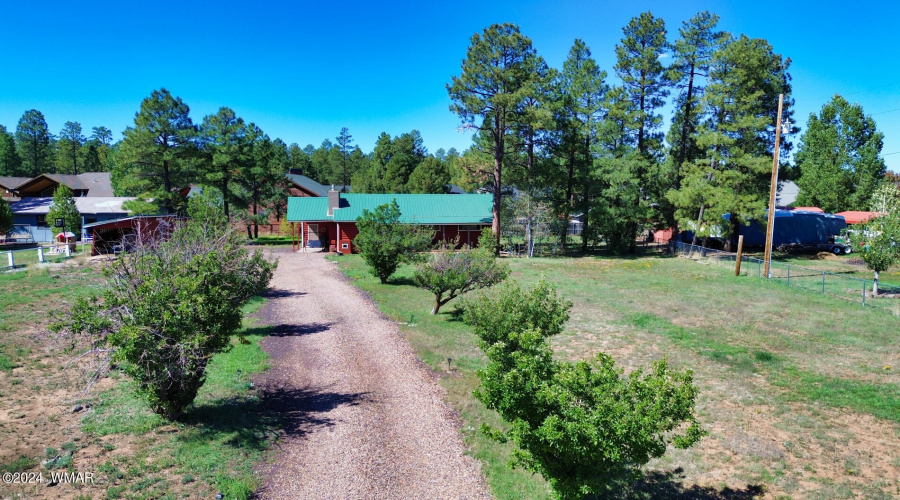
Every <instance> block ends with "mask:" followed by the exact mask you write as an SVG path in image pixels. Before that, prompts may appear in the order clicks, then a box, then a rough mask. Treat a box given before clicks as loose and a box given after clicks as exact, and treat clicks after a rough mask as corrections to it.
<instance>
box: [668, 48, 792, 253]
mask: <svg viewBox="0 0 900 500" xmlns="http://www.w3.org/2000/svg"><path fill="white" fill-rule="evenodd" d="M789 65H790V59H784V58H782V56H781V55H779V54H776V53H774V51H773V50H772V46H771V45H770V44H769V43H768V42H767V41H765V40H762V39H751V38H749V37H747V36H745V35H741V36H740V37H739V38H737V39H734V40H732V41H729V42H727V43H726V44H725V45H724V47H723V48H722V49H720V50H719V51H717V52H716V54H715V55H714V57H713V61H712V65H711V67H710V73H709V85H708V87H707V89H706V92H705V95H704V98H703V101H702V102H703V116H704V121H703V123H702V124H701V126H700V127H699V134H698V136H697V144H698V146H699V147H700V148H702V149H703V150H704V156H705V157H704V158H701V159H698V160H696V161H694V162H691V163H689V164H686V165H685V166H684V179H683V181H682V185H681V189H679V190H672V191H671V192H670V194H669V199H670V200H671V201H672V202H673V203H674V205H675V206H676V208H677V210H676V217H678V219H679V220H680V222H681V224H682V225H685V224H688V225H693V226H695V227H693V229H694V230H695V232H699V233H700V234H701V235H702V234H704V231H708V230H709V229H711V228H713V227H720V226H721V225H722V215H723V214H731V215H730V221H731V222H730V224H728V225H727V226H726V227H725V228H724V229H725V230H726V233H727V234H729V235H733V234H735V233H736V232H737V230H738V227H739V224H741V223H747V222H748V221H749V220H750V219H752V218H758V217H760V216H762V215H763V213H764V211H765V208H766V203H767V200H768V192H769V181H770V171H771V165H772V163H771V162H772V150H773V148H774V142H775V123H776V119H777V114H778V95H779V94H784V95H785V99H784V107H783V111H782V120H783V121H784V122H786V121H787V119H788V118H790V116H791V114H792V111H791V107H792V105H793V99H792V98H791V96H790V93H791V84H790V75H789V74H788V72H787V70H788V67H789ZM790 148H791V143H790V140H789V136H787V135H784V136H782V150H781V154H782V159H783V158H785V157H786V156H787V154H789V152H790ZM727 244H728V247H729V248H730V244H731V239H730V238H729V240H728V242H727Z"/></svg>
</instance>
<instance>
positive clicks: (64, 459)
mask: <svg viewBox="0 0 900 500" xmlns="http://www.w3.org/2000/svg"><path fill="white" fill-rule="evenodd" d="M98 265H99V264H87V263H86V262H83V261H76V260H71V261H69V262H68V263H67V265H65V266H57V267H50V268H43V269H32V268H29V269H28V270H21V271H17V272H10V273H2V274H0V309H2V311H3V312H2V316H0V442H3V444H4V445H3V447H2V448H0V470H2V471H10V472H17V471H18V472H23V471H29V472H43V473H44V475H45V476H46V475H47V474H48V471H49V470H70V471H92V472H93V473H94V484H93V485H87V486H81V485H78V486H76V485H71V484H59V485H57V486H55V487H53V488H47V487H46V486H39V485H30V486H25V485H7V484H0V498H7V497H10V496H12V495H15V494H20V495H24V497H25V498H61V497H67V498H73V497H74V498H136V499H137V498H214V497H215V496H216V494H217V493H223V494H224V495H225V498H250V496H251V495H252V494H253V492H254V491H255V490H256V488H257V487H258V479H257V478H256V476H255V474H254V473H253V469H254V467H256V466H257V465H258V464H259V463H260V462H262V461H263V460H264V455H265V453H266V450H267V449H268V448H269V446H270V444H271V443H272V442H273V440H274V439H276V437H277V433H278V430H279V428H280V422H278V421H276V420H275V419H274V418H272V417H270V416H269V415H268V414H267V412H266V411H265V409H264V408H262V406H261V399H260V396H259V394H258V393H257V391H256V390H255V388H254V387H253V386H252V384H251V382H250V378H251V377H252V376H253V375H254V374H255V373H259V372H261V371H263V370H265V369H266V368H267V367H268V355H267V354H266V353H265V352H264V351H263V350H262V349H261V348H260V347H259V341H260V340H261V339H262V338H263V336H265V335H266V334H267V333H268V328H267V327H265V326H261V325H256V324H255V322H256V320H255V318H252V317H247V318H245V322H244V333H247V335H246V336H245V337H244V340H243V341H241V340H240V339H239V337H237V336H236V337H235V338H233V339H232V348H231V350H230V351H228V352H226V353H221V354H218V355H216V356H215V357H214V358H213V359H212V361H211V362H210V364H209V367H208V371H207V381H206V384H205V385H204V386H203V387H202V388H201V390H200V392H199V394H198V397H197V400H196V401H195V403H194V405H193V406H192V407H190V408H189V409H188V411H187V414H186V416H185V418H184V419H183V421H182V422H178V423H170V422H166V421H164V420H163V419H161V418H160V417H158V416H156V415H155V414H153V413H152V412H151V411H150V410H149V408H148V406H147V404H146V403H145V402H144V401H143V400H142V399H139V398H138V397H137V396H136V395H135V393H134V392H133V389H134V383H133V382H132V381H131V380H130V379H129V378H128V377H127V376H125V375H123V374H121V372H119V371H118V370H113V371H112V372H111V373H110V376H109V377H106V378H104V379H101V380H100V381H98V382H97V383H96V384H95V385H94V386H93V388H92V389H91V391H90V392H89V393H84V392H82V389H83V388H84V384H83V377H82V375H83V374H82V373H81V372H80V371H79V370H78V369H77V368H75V367H67V362H68V361H69V360H71V359H72V358H73V356H74V354H75V352H76V351H71V350H69V347H70V345H69V342H68V340H67V339H63V338H56V336H55V335H53V334H50V333H48V332H46V330H45V327H46V325H47V323H48V322H49V319H48V316H49V315H50V314H51V311H61V312H62V313H64V312H65V311H66V310H67V308H68V305H69V304H71V303H72V302H73V301H74V299H75V297H77V296H79V295H86V294H89V293H91V292H92V291H93V292H98V291H99V288H97V287H96V285H97V283H98V274H99V273H100V268H99V267H97V266H98ZM263 304H264V300H263V299H256V300H255V301H253V302H252V303H251V304H249V305H248V306H247V307H246V309H245V313H252V312H253V311H255V310H258V309H259V308H260V307H261V306H262V305H263ZM75 405H78V406H80V407H81V408H80V411H77V412H75V411H73V410H74V408H75V407H76V406H75ZM48 460H49V462H48Z"/></svg>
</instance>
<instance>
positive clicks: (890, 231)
mask: <svg viewBox="0 0 900 500" xmlns="http://www.w3.org/2000/svg"><path fill="white" fill-rule="evenodd" d="M850 239H851V241H852V242H853V249H854V250H856V251H857V252H859V253H860V257H862V260H863V261H864V262H865V263H866V267H868V268H869V269H871V270H872V271H874V272H875V276H874V279H873V280H872V294H873V295H875V296H878V274H879V273H881V272H884V271H887V270H888V269H889V268H890V267H891V266H892V265H894V263H895V262H897V260H898V259H900V220H898V214H897V213H896V212H895V213H887V214H885V215H882V216H880V217H876V218H874V219H871V220H870V221H869V222H868V223H866V224H865V225H864V226H863V229H862V230H859V231H854V232H852V233H851V237H850Z"/></svg>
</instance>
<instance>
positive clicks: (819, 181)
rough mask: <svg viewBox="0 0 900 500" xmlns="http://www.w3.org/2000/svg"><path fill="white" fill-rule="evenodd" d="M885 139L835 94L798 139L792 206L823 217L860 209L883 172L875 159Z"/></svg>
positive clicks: (855, 106) (880, 161) (853, 106)
mask: <svg viewBox="0 0 900 500" xmlns="http://www.w3.org/2000/svg"><path fill="white" fill-rule="evenodd" d="M883 139H884V134H882V133H881V132H879V131H878V130H877V129H876V128H875V120H873V119H872V117H871V116H866V115H865V114H864V113H863V109H862V106H860V105H859V104H857V103H853V104H851V103H849V102H847V100H846V99H844V98H843V97H841V96H840V95H835V96H834V97H832V99H831V101H829V102H828V103H827V104H825V105H824V106H823V107H822V111H820V112H819V114H818V115H816V114H811V115H810V116H809V124H808V125H807V127H806V132H805V133H804V134H803V136H801V138H800V141H801V142H800V147H799V150H798V151H797V156H796V163H797V168H798V169H799V170H800V178H799V179H797V185H798V186H799V187H800V194H799V196H797V204H798V205H803V206H816V207H819V208H821V209H822V210H825V211H826V212H839V211H841V210H865V209H867V208H868V206H869V201H870V199H871V197H872V194H873V193H874V192H875V189H876V188H877V187H878V184H879V183H880V182H881V179H882V178H883V177H884V174H885V172H886V171H887V168H886V167H885V165H884V160H883V159H882V158H881V157H880V154H881V147H882V144H883Z"/></svg>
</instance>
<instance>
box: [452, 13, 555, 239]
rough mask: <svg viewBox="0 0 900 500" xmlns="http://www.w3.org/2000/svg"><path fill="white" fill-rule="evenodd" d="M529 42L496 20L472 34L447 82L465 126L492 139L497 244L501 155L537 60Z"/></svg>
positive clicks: (457, 112)
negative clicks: (455, 73)
mask: <svg viewBox="0 0 900 500" xmlns="http://www.w3.org/2000/svg"><path fill="white" fill-rule="evenodd" d="M538 62H539V61H538V58H537V54H536V52H535V50H534V48H533V47H532V46H531V40H530V39H529V38H528V37H526V36H524V35H522V34H521V33H520V32H519V27H518V26H516V25H514V24H494V25H491V26H490V27H488V28H486V29H485V30H484V32H483V33H482V34H477V33H476V34H475V35H472V40H471V44H470V45H469V49H468V51H467V53H466V58H465V59H464V60H463V63H462V68H461V69H462V72H461V73H460V75H459V76H454V77H453V78H452V80H451V83H450V84H448V85H447V92H448V93H449V94H450V99H452V100H453V104H451V105H450V110H451V111H453V112H454V113H456V114H458V115H459V117H460V119H461V120H462V122H463V125H464V126H467V127H471V128H473V129H476V130H478V131H480V132H481V133H482V134H484V135H485V136H486V137H487V138H489V139H490V142H491V153H492V156H493V159H494V165H493V172H492V173H493V176H492V177H493V183H492V188H493V194H494V204H493V209H492V213H493V224H492V226H491V227H492V229H493V231H494V236H495V237H496V238H497V246H498V248H499V245H500V209H501V189H502V180H503V175H502V174H503V165H504V161H503V160H504V157H505V156H506V155H507V153H508V147H509V146H510V144H508V143H509V142H511V141H509V138H510V135H511V134H512V133H513V130H514V127H515V124H516V122H517V120H518V119H519V116H518V113H519V111H520V110H521V108H522V102H523V101H524V99H525V98H526V96H527V94H528V92H529V91H531V90H532V89H533V86H532V85H529V80H530V79H531V78H532V77H533V75H534V73H535V72H534V68H535V66H536V65H537V64H538Z"/></svg>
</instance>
